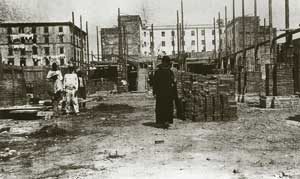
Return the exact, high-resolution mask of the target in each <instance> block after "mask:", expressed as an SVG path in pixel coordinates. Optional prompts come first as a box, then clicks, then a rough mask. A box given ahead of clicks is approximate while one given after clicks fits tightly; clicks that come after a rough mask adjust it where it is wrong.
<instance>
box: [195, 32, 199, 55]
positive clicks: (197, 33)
mask: <svg viewBox="0 0 300 179" xmlns="http://www.w3.org/2000/svg"><path fill="white" fill-rule="evenodd" d="M196 36H197V37H196V38H197V52H199V28H198V27H197V28H196Z"/></svg>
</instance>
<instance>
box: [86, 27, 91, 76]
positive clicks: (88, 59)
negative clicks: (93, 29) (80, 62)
mask: <svg viewBox="0 0 300 179" xmlns="http://www.w3.org/2000/svg"><path fill="white" fill-rule="evenodd" d="M85 28H86V53H87V54H86V56H87V63H88V74H89V72H90V54H89V53H90V45H89V24H88V21H86V26H85Z"/></svg>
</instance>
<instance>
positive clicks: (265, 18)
mask: <svg viewBox="0 0 300 179" xmlns="http://www.w3.org/2000/svg"><path fill="white" fill-rule="evenodd" d="M266 24H267V23H266V18H264V32H263V33H264V41H266Z"/></svg>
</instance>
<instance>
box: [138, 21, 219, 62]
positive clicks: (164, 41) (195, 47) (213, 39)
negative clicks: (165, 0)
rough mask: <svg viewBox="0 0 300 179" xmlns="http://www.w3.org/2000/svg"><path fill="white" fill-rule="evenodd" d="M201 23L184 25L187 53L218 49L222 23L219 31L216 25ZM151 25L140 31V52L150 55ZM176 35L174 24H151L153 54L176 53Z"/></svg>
mask: <svg viewBox="0 0 300 179" xmlns="http://www.w3.org/2000/svg"><path fill="white" fill-rule="evenodd" d="M215 28H216V29H214V26H213V24H201V25H185V26H184V33H183V34H184V42H183V43H184V48H185V52H187V53H197V52H207V51H214V50H215V48H216V50H218V49H219V45H218V44H219V33H220V34H222V32H223V25H221V28H220V31H219V30H218V25H216V26H215ZM151 32H152V29H151V27H147V28H145V29H144V30H143V33H142V40H143V42H142V54H143V55H144V56H149V55H151V41H150V39H151V36H152V34H151ZM177 40H178V35H177V26H176V25H163V26H153V42H154V52H153V53H154V55H155V56H157V55H158V54H160V53H162V54H166V55H175V54H177V53H178V43H177Z"/></svg>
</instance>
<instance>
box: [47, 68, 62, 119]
mask: <svg viewBox="0 0 300 179" xmlns="http://www.w3.org/2000/svg"><path fill="white" fill-rule="evenodd" d="M47 79H49V80H51V81H52V82H53V87H54V90H53V93H52V92H51V94H52V95H51V98H52V104H53V111H54V113H55V114H54V115H58V114H59V110H58V103H59V101H60V100H61V99H62V94H63V84H62V80H63V77H62V74H61V71H60V70H59V69H58V67H57V64H56V63H53V64H52V68H51V70H50V71H49V72H48V74H47Z"/></svg>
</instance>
